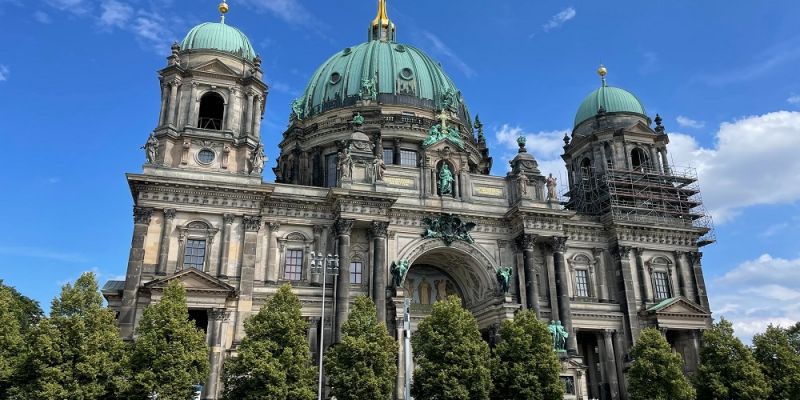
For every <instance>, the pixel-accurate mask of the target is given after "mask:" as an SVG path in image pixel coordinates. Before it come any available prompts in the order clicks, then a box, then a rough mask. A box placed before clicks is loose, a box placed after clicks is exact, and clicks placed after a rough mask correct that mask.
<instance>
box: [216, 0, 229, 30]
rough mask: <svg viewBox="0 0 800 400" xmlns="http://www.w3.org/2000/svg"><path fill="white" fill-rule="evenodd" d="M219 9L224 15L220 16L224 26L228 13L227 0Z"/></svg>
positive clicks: (223, 0)
mask: <svg viewBox="0 0 800 400" xmlns="http://www.w3.org/2000/svg"><path fill="white" fill-rule="evenodd" d="M218 9H219V13H220V14H222V15H220V19H221V22H222V23H223V24H224V23H225V14H227V13H228V3H227V0H222V3H219V7H218Z"/></svg>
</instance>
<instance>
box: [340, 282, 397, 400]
mask: <svg viewBox="0 0 800 400" xmlns="http://www.w3.org/2000/svg"><path fill="white" fill-rule="evenodd" d="M325 370H326V371H327V376H328V380H329V382H330V386H331V395H332V396H335V397H336V398H337V399H338V400H387V399H391V398H392V390H393V389H394V384H395V379H396V377H397V342H396V341H395V340H394V339H393V338H392V337H391V336H389V332H388V331H387V330H386V326H385V325H384V324H381V323H378V316H377V313H376V311H375V304H374V303H373V302H372V300H370V298H369V297H366V296H359V297H357V298H356V299H355V302H354V304H353V308H352V310H351V311H350V315H349V316H348V318H347V322H345V323H344V324H343V325H342V341H341V342H340V343H338V344H336V345H335V346H334V347H333V348H332V349H331V350H330V351H329V352H328V353H327V354H326V356H325Z"/></svg>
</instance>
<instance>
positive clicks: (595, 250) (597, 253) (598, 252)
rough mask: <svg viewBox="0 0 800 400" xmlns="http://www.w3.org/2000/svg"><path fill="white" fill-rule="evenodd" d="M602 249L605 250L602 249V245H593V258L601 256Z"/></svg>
mask: <svg viewBox="0 0 800 400" xmlns="http://www.w3.org/2000/svg"><path fill="white" fill-rule="evenodd" d="M604 251H606V249H604V248H602V247H595V248H593V249H592V254H594V256H595V258H597V257H601V256H602V255H603V252H604Z"/></svg>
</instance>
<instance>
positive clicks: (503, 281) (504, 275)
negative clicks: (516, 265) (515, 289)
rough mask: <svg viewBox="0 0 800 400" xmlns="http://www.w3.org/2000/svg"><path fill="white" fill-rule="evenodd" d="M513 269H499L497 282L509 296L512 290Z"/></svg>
mask: <svg viewBox="0 0 800 400" xmlns="http://www.w3.org/2000/svg"><path fill="white" fill-rule="evenodd" d="M512 273H513V269H512V268H511V267H502V266H501V267H500V268H498V269H497V282H498V283H499V284H500V290H502V292H503V293H504V294H508V291H509V289H511V274H512Z"/></svg>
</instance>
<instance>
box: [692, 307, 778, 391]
mask: <svg viewBox="0 0 800 400" xmlns="http://www.w3.org/2000/svg"><path fill="white" fill-rule="evenodd" d="M694 382H695V387H696V388H697V398H698V399H699V400H715V399H726V400H759V399H766V398H767V396H768V395H769V384H768V383H767V381H766V379H764V375H763V374H762V373H761V369H760V366H759V365H758V362H756V359H755V358H754V357H753V354H752V352H751V351H750V349H748V348H747V347H745V345H744V344H742V341H741V340H739V339H738V338H737V337H736V336H734V334H733V325H732V324H731V323H730V322H729V321H727V320H726V319H725V318H722V319H720V321H719V322H718V323H716V324H714V325H713V326H712V327H711V329H708V330H706V331H705V332H703V346H702V347H701V348H700V366H699V367H698V369H697V374H696V375H695V377H694Z"/></svg>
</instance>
